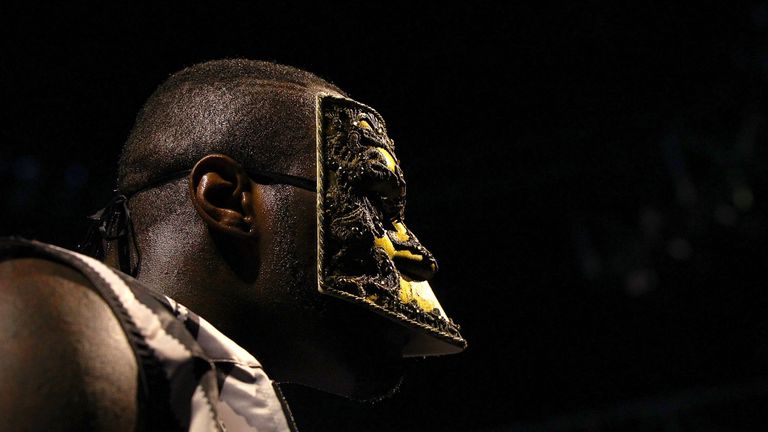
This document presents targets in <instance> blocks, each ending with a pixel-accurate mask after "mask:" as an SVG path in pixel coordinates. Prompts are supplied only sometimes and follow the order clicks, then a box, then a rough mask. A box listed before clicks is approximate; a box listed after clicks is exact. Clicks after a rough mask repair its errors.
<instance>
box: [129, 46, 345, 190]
mask: <svg viewBox="0 0 768 432" xmlns="http://www.w3.org/2000/svg"><path fill="white" fill-rule="evenodd" d="M319 92H325V93H338V94H339V95H344V93H343V92H342V91H341V90H339V89H338V88H337V87H336V86H334V85H332V84H330V83H328V82H327V81H324V80H323V79H321V78H319V77H317V76H315V75H313V74H311V73H309V72H305V71H302V70H299V69H296V68H292V67H290V66H284V65H278V64H274V63H269V62H263V61H254V60H244V59H234V60H218V61H211V62H206V63H201V64H197V65H194V66H191V67H188V68H186V69H184V70H182V71H180V72H178V73H176V74H174V75H172V76H171V77H170V78H169V79H168V80H167V81H165V82H164V83H163V84H162V85H161V86H160V87H158V89H157V90H155V92H154V93H153V94H152V95H151V96H150V98H149V99H148V100H147V102H146V103H145V105H144V107H143V108H142V109H141V111H140V112H139V114H138V115H137V117H136V123H135V125H134V127H133V130H132V131H131V134H130V136H129V138H128V140H127V142H126V144H125V146H124V147H123V152H122V155H121V157H120V163H119V171H118V188H119V189H120V190H121V191H122V192H123V193H126V194H130V193H132V192H135V191H137V190H139V189H141V188H143V187H145V186H147V185H149V184H151V183H153V182H155V181H157V180H158V179H162V178H163V177H164V176H167V175H168V174H170V173H173V172H177V171H181V170H187V169H190V168H191V167H192V166H193V165H194V163H195V162H196V161H197V160H199V159H200V158H202V157H203V156H205V155H207V154H211V153H223V154H226V155H228V156H230V157H232V158H233V159H235V160H237V161H238V162H240V163H241V164H243V167H244V168H246V169H253V170H271V171H279V172H283V173H286V174H294V175H299V174H300V171H301V170H302V169H303V168H306V167H307V166H311V167H314V166H315V160H314V155H313V154H314V149H313V150H312V151H309V152H308V151H306V149H304V148H298V147H300V146H297V143H310V144H313V143H314V141H315V139H314V137H315V134H316V130H315V126H314V125H315V120H314V117H315V104H316V94H317V93H319ZM302 167H303V168H302Z"/></svg>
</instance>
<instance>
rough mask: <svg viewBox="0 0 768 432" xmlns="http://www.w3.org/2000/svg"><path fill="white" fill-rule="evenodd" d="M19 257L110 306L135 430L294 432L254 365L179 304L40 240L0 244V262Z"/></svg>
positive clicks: (97, 263)
mask: <svg viewBox="0 0 768 432" xmlns="http://www.w3.org/2000/svg"><path fill="white" fill-rule="evenodd" d="M22 257H35V258H42V259H47V260H51V261H55V262H58V263H61V264H64V265H67V266H69V267H72V268H74V269H75V270H77V271H78V272H80V273H82V274H83V275H84V276H85V277H86V278H87V279H88V280H89V281H90V282H91V284H92V285H93V287H94V288H95V290H96V291H97V292H98V294H99V295H100V296H101V297H102V298H103V299H104V300H105V302H106V303H107V304H108V305H109V307H110V308H111V309H112V311H113V312H114V314H115V316H116V317H117V319H118V321H119V322H120V326H121V327H122V329H123V331H124V332H125V335H126V337H127V339H128V342H129V343H130V345H131V347H132V349H133V352H134V354H135V356H136V362H137V365H138V366H139V368H138V369H139V383H140V388H139V394H138V402H139V421H140V424H139V425H138V427H137V429H138V430H164V431H165V430H168V431H174V430H175V431H193V432H198V431H199V432H203V431H229V432H232V431H280V432H283V431H291V430H295V426H294V423H293V420H292V418H291V415H290V411H289V410H288V408H287V406H286V405H285V402H284V400H283V399H282V396H281V395H280V392H279V389H277V388H276V387H275V386H274V385H273V383H272V381H271V380H270V379H269V378H268V377H267V375H266V373H265V372H264V370H263V369H262V367H261V365H260V364H259V362H258V361H257V360H256V359H255V358H254V357H253V356H252V355H251V354H250V353H248V352H247V351H245V350H244V349H243V348H241V347H240V346H238V345H237V344H236V343H235V342H234V341H232V340H231V339H229V338H228V337H226V336H224V335H223V334H222V333H221V332H219V331H218V330H217V329H216V328H215V327H213V326H212V325H211V324H210V323H208V322H207V321H205V320H204V319H202V318H201V317H199V316H197V315H196V314H194V313H192V312H191V311H189V310H188V309H187V308H185V307H184V306H183V305H181V304H179V303H177V302H175V301H174V300H172V299H170V298H168V297H165V296H162V295H159V294H157V293H154V292H153V291H151V290H149V289H148V288H146V287H144V286H143V285H141V284H140V283H139V282H137V281H136V280H134V279H133V278H131V277H130V276H127V275H125V274H123V273H121V272H119V271H117V270H115V269H112V268H110V267H108V266H106V265H104V264H103V263H101V262H100V261H97V260H95V259H93V258H90V257H87V256H84V255H81V254H78V253H75V252H72V251H68V250H66V249H61V248H58V247H56V246H52V245H48V244H45V243H40V242H35V241H29V240H23V239H13V238H11V239H0V260H6V259H13V258H22Z"/></svg>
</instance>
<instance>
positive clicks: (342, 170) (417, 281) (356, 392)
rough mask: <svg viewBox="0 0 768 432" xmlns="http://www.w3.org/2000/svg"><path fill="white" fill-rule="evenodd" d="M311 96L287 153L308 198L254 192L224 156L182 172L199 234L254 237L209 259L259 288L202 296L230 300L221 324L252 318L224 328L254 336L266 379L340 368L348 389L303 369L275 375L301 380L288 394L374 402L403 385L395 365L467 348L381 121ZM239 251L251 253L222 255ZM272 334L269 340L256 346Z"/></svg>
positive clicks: (291, 186) (350, 103) (357, 107)
mask: <svg viewBox="0 0 768 432" xmlns="http://www.w3.org/2000/svg"><path fill="white" fill-rule="evenodd" d="M296 97H297V98H303V97H307V96H306V93H301V94H300V95H299V96H296ZM312 97H314V98H316V104H315V106H316V110H315V112H314V116H315V118H313V119H309V118H306V117H301V118H299V119H297V120H300V121H307V120H308V121H310V122H312V123H313V124H314V126H315V128H314V129H315V130H314V131H310V132H311V136H310V135H309V134H307V135H306V136H304V137H303V139H300V140H296V141H295V143H296V146H297V148H300V149H301V152H300V153H299V154H305V153H307V154H308V153H312V156H313V157H314V158H315V160H316V165H315V164H313V163H311V162H304V163H301V164H297V166H298V167H300V169H301V170H302V171H301V174H300V177H302V178H303V182H301V183H302V184H304V185H306V184H307V183H306V182H309V183H312V180H316V186H315V187H314V188H307V187H306V186H302V187H296V186H297V185H298V184H299V183H296V182H294V181H288V180H286V179H285V176H283V180H280V181H278V182H277V183H278V184H277V186H267V187H263V185H264V183H261V184H259V183H260V182H262V181H264V180H263V177H264V176H263V175H259V174H258V173H249V172H245V171H244V170H243V169H242V168H235V166H236V165H237V162H235V161H233V160H231V159H229V158H226V156H222V155H218V156H217V155H212V156H209V157H206V158H204V159H203V160H201V161H200V162H198V165H197V166H196V167H195V169H193V171H192V174H191V179H190V180H191V182H190V187H191V191H192V194H193V197H195V200H194V201H195V203H196V208H197V210H198V212H199V213H200V215H201V216H202V217H203V219H204V220H206V221H208V224H209V226H211V227H213V228H216V230H215V231H218V232H225V233H227V234H236V235H226V236H224V237H225V238H232V239H238V240H237V241H236V242H235V244H240V243H241V242H240V240H241V239H244V238H245V239H248V238H254V239H256V241H255V242H249V241H246V242H244V243H242V244H243V245H246V246H245V247H244V248H242V247H233V245H232V244H230V243H226V244H224V243H219V247H218V250H219V251H222V254H227V256H228V257H231V258H228V259H227V261H228V262H229V264H230V267H231V268H239V269H240V270H241V271H238V274H239V275H240V278H241V280H244V281H246V280H252V281H255V282H254V283H256V284H258V287H257V288H255V289H251V288H245V289H243V290H242V291H240V292H238V293H235V292H233V291H232V288H231V287H230V286H226V287H223V288H222V289H223V291H222V292H221V293H220V295H219V294H216V295H215V296H214V297H212V298H214V299H218V298H221V297H222V296H227V297H229V298H230V299H232V302H231V304H230V305H228V306H223V307H222V311H223V312H222V315H224V316H233V314H232V311H233V310H235V309H237V310H240V311H242V313H240V314H238V316H242V317H243V320H248V321H251V322H253V323H256V322H257V321H256V320H258V324H257V325H253V326H242V325H240V322H233V323H232V325H231V326H230V327H228V328H225V330H226V331H227V333H228V334H230V333H232V334H238V333H239V332H244V334H243V333H241V334H242V337H241V338H236V340H249V338H252V339H253V338H255V339H253V341H254V342H253V343H254V345H253V346H254V347H255V348H254V350H259V351H257V352H256V354H258V355H259V356H260V359H262V360H264V361H265V366H266V367H267V368H268V370H270V371H271V373H272V372H274V373H275V374H276V375H280V374H281V372H282V371H281V370H280V368H281V367H284V366H286V364H287V363H286V358H287V357H291V358H304V359H307V358H312V359H313V361H315V362H317V363H318V364H319V363H322V365H319V366H317V367H316V368H315V369H314V370H315V371H321V370H322V371H327V370H329V369H328V368H326V366H328V365H331V364H336V365H342V366H341V367H335V370H337V371H338V370H342V369H343V370H344V371H345V372H343V373H342V375H346V376H347V377H351V378H349V379H348V380H347V381H348V383H349V384H348V385H346V384H342V383H343V382H344V381H345V380H346V378H341V377H340V375H333V374H329V373H324V374H325V377H326V378H325V380H324V381H322V382H321V381H318V378H317V377H318V376H319V375H320V374H319V373H314V372H313V373H310V372H308V370H309V369H310V368H311V367H310V366H309V365H308V363H307V362H306V361H304V362H303V363H301V362H298V363H297V364H296V367H295V368H293V369H292V371H291V372H290V373H288V372H286V373H285V374H284V376H286V377H289V376H295V375H296V373H297V372H296V371H298V372H299V373H303V372H307V375H306V376H305V377H304V379H302V380H297V381H295V382H300V381H301V382H304V383H310V382H312V383H313V384H312V383H310V384H308V385H312V386H314V387H318V388H322V389H324V390H327V391H331V392H334V393H337V394H342V395H346V396H350V395H351V396H352V397H355V398H358V399H369V398H371V397H373V398H376V397H379V396H381V395H383V394H387V393H388V392H391V391H392V390H393V388H395V387H396V386H397V384H398V383H399V380H400V379H401V367H402V365H401V363H402V358H403V357H410V356H430V355H443V354H451V353H456V352H459V351H461V350H463V349H464V347H465V346H466V342H465V341H464V339H463V338H462V337H461V335H460V333H459V328H458V326H457V325H456V324H455V323H454V322H453V321H452V320H451V319H450V318H448V316H447V315H446V312H445V311H444V309H443V307H442V306H441V305H440V303H439V302H438V300H437V298H436V297H435V295H434V293H433V292H432V289H431V287H430V284H429V282H428V281H429V280H430V279H431V278H432V276H433V275H434V274H435V272H436V271H437V262H436V260H435V258H434V257H433V255H432V253H430V252H429V250H427V248H426V247H424V245H422V244H421V243H420V242H419V240H418V239H417V237H416V236H415V235H414V233H413V232H412V231H411V230H410V229H409V228H408V227H407V226H406V222H405V192H406V189H405V178H404V175H403V171H402V169H401V167H400V164H399V161H398V159H397V156H396V153H395V148H394V142H393V141H392V139H391V138H390V137H389V136H388V135H387V131H386V127H385V124H384V120H383V119H382V118H381V116H380V115H379V114H378V113H377V112H376V111H374V110H373V109H371V108H370V107H367V106H366V105H363V104H361V103H359V102H356V101H354V100H351V99H348V98H345V97H343V96H341V95H339V94H338V93H336V94H333V95H329V94H325V93H320V94H315V95H312ZM301 100H303V99H297V105H299V104H298V102H299V101H301ZM302 112H305V111H302ZM285 124H286V125H291V124H295V123H292V122H288V121H286V122H285ZM294 175H295V173H294ZM312 177H315V178H312ZM249 179H250V181H249ZM294 180H296V178H295V177H294ZM250 182H253V184H254V185H251V186H248V184H249V183H250ZM266 184H270V183H269V182H268V183H266ZM235 185H240V186H235ZM286 185H288V186H286ZM308 189H309V190H308ZM312 189H315V192H316V194H312ZM243 191H246V192H243ZM248 191H250V192H248ZM243 204H245V205H243ZM241 208H245V209H246V210H245V211H241V210H238V209H241ZM218 237H219V236H217V238H218ZM249 245H253V247H255V248H256V249H257V250H258V252H256V253H253V254H252V253H250V252H234V253H233V252H232V251H235V250H237V251H241V250H245V251H248V250H249V248H250V247H251V246H249ZM254 263H257V264H256V265H254ZM200 271H204V269H202V268H201V270H200ZM198 299H199V302H198V303H197V304H195V305H194V306H195V307H194V308H193V310H198V309H199V310H206V313H214V312H215V311H212V310H211V309H212V307H211V305H214V304H216V303H214V301H213V300H212V301H210V302H206V301H204V300H203V298H202V297H200V295H199V293H198V295H196V296H195V297H194V300H191V301H195V302H197V301H198ZM188 306H189V304H188ZM204 308H205V309H204ZM254 328H255V329H257V330H259V331H258V332H253V331H251V329H254ZM268 328H271V329H275V330H274V331H272V330H270V331H267V330H266V329H268ZM269 335H274V337H273V339H270V340H267V339H265V337H271V336H269ZM270 350H272V351H271V352H270ZM289 351H290V352H292V353H293V354H291V355H289V354H288V352H289ZM321 352H322V353H323V354H321ZM329 367H330V366H329ZM310 375H312V376H310Z"/></svg>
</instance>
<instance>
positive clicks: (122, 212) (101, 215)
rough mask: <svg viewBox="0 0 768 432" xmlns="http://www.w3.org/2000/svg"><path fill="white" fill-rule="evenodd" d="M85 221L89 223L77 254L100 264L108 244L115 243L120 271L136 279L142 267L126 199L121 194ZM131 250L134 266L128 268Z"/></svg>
mask: <svg viewBox="0 0 768 432" xmlns="http://www.w3.org/2000/svg"><path fill="white" fill-rule="evenodd" d="M115 193H117V191H115ZM88 219H90V220H91V221H92V222H91V226H90V227H89V228H88V232H87V234H86V236H85V240H83V242H82V243H81V244H80V245H79V246H78V249H79V250H80V252H82V253H84V254H86V255H89V256H92V257H94V258H96V259H99V260H102V261H103V260H104V258H105V257H106V255H107V251H108V250H109V245H110V242H112V241H117V256H118V261H119V262H118V265H119V267H120V270H121V271H122V272H124V273H126V274H129V275H131V276H134V277H135V276H136V275H137V274H138V272H139V267H140V266H141V253H140V252H139V248H138V246H137V244H136V233H135V232H134V229H133V221H132V220H131V212H130V210H128V198H127V197H126V196H125V195H122V194H117V195H115V196H114V197H113V198H112V199H111V200H110V201H109V203H108V204H107V205H106V206H105V207H104V208H103V209H101V210H99V211H97V212H96V213H94V214H92V215H91V216H88ZM131 247H132V248H133V251H134V253H135V255H136V264H135V265H133V266H132V265H131V252H130V248H131Z"/></svg>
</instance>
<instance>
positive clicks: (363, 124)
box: [357, 120, 373, 130]
mask: <svg viewBox="0 0 768 432" xmlns="http://www.w3.org/2000/svg"><path fill="white" fill-rule="evenodd" d="M357 125H358V126H360V127H361V128H363V129H369V130H371V129H373V128H372V127H371V125H370V124H369V123H368V121H366V120H360V121H359V122H357Z"/></svg>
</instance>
